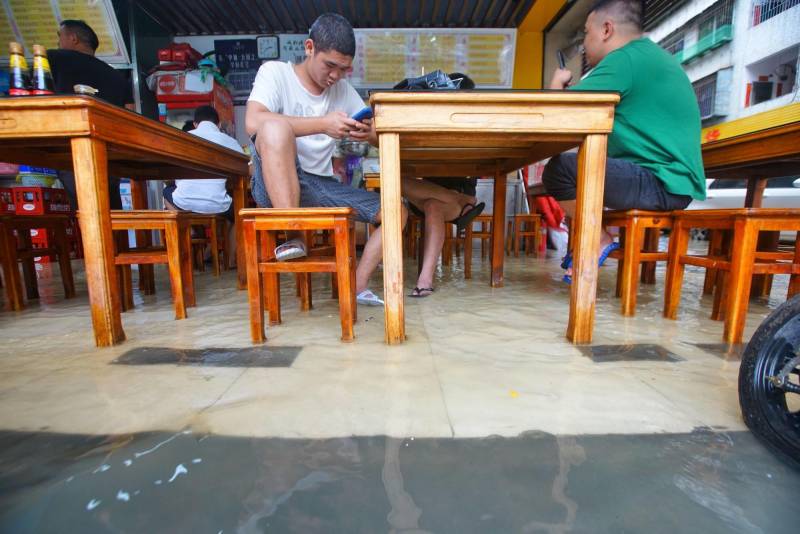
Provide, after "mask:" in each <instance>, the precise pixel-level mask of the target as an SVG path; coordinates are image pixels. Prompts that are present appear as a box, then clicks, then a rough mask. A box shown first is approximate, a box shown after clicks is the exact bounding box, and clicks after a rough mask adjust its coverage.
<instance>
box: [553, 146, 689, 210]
mask: <svg viewBox="0 0 800 534" xmlns="http://www.w3.org/2000/svg"><path fill="white" fill-rule="evenodd" d="M577 176H578V155H577V154H575V153H572V152H566V153H564V154H559V155H558V156H555V157H553V158H552V159H551V160H550V161H549V162H548V163H547V166H545V168H544V173H542V182H543V183H544V186H545V188H546V189H547V193H548V194H549V195H551V196H552V197H553V198H555V199H556V200H575V197H576V187H575V184H576V178H577ZM691 201H692V197H690V196H688V195H675V194H672V193H670V192H668V191H667V190H666V189H664V182H662V181H661V180H659V179H658V178H657V177H656V175H655V174H653V173H652V172H651V171H650V170H649V169H645V168H644V167H641V166H639V165H636V164H635V163H631V162H630V161H625V160H622V159H613V158H608V159H607V160H606V182H605V189H604V192H603V206H605V207H606V208H610V209H614V210H632V209H640V210H648V211H672V210H682V209H684V208H685V207H686V206H688V205H689V203H690V202H691Z"/></svg>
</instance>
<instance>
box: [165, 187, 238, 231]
mask: <svg viewBox="0 0 800 534" xmlns="http://www.w3.org/2000/svg"><path fill="white" fill-rule="evenodd" d="M176 187H177V186H174V185H168V186H167V187H165V188H164V191H162V194H163V195H164V198H165V199H166V200H167V202H169V203H170V204H172V205H173V206H175V207H176V208H178V210H179V211H190V210H185V209H183V208H182V207H180V206H178V205H177V204H175V201H174V200H172V193H174V192H175V189H176ZM202 215H224V216H225V218H226V219H228V222H229V223H231V224H233V223H234V220H235V217H234V214H233V200H231V205H230V206H228V210H227V211H225V212H223V213H203V214H202Z"/></svg>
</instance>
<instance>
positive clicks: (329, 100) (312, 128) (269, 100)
mask: <svg viewBox="0 0 800 534" xmlns="http://www.w3.org/2000/svg"><path fill="white" fill-rule="evenodd" d="M355 50H356V42H355V35H354V33H353V28H352V26H351V25H350V23H349V22H348V21H347V19H345V18H344V17H342V16H341V15H336V14H333V13H327V14H324V15H321V16H320V17H319V18H317V20H316V21H315V22H314V24H313V25H312V26H311V30H310V31H309V38H308V39H306V41H305V54H306V58H305V60H304V61H303V62H302V63H300V64H299V65H292V64H291V63H280V62H277V61H271V62H267V63H264V64H263V65H261V68H260V69H259V70H258V75H257V76H256V79H255V83H254V84H253V90H252V92H251V93H250V98H249V99H248V101H247V114H246V126H247V133H248V135H250V136H252V140H253V145H254V147H255V150H254V151H253V188H252V190H253V198H254V199H255V201H256V204H258V205H259V206H262V207H276V208H296V207H300V206H303V207H350V208H353V209H355V210H356V214H357V215H356V216H357V218H358V220H360V221H364V222H368V223H372V224H379V223H380V196H379V195H378V194H377V193H373V192H368V191H364V190H362V189H356V188H353V187H350V186H348V185H343V184H341V183H339V182H338V181H336V180H335V179H334V178H333V177H332V175H333V168H332V165H331V157H332V155H333V149H334V145H335V142H336V141H335V140H336V139H341V138H343V137H349V138H351V139H354V140H357V141H368V142H370V143H372V144H373V145H377V142H378V139H377V135H376V133H375V129H374V127H373V126H372V121H371V120H369V119H365V120H364V121H356V120H354V119H351V118H350V117H351V116H352V115H353V114H355V113H356V112H357V111H359V110H361V109H362V108H363V107H364V102H363V100H362V99H361V97H360V96H358V93H357V92H356V90H355V89H353V87H352V86H351V85H350V84H349V83H348V82H347V80H345V79H344V77H345V75H346V74H347V73H348V72H349V71H350V69H351V68H352V63H353V56H354V55H355ZM405 219H406V210H405V207H404V208H403V221H404V223H405ZM290 237H291V238H292V239H290V240H289V241H287V242H286V243H284V244H283V245H281V246H279V247H278V248H277V249H276V250H275V255H276V258H277V259H279V260H286V259H291V258H298V257H302V256H304V255H305V254H306V249H305V244H304V243H303V241H302V239H301V238H300V237H299V236H294V235H293V236H290ZM381 247H382V245H381V229H380V228H378V230H376V231H375V232H372V234H371V235H370V238H369V240H368V241H367V244H366V245H365V246H364V252H363V254H362V256H361V261H360V262H359V263H358V267H357V269H356V294H357V300H358V302H359V303H361V304H368V305H382V304H383V301H382V300H381V299H380V298H378V297H377V296H376V295H375V294H374V293H372V292H371V291H370V290H369V289H367V285H368V282H369V277H370V275H371V274H372V273H373V272H374V270H375V268H376V267H377V266H378V263H379V262H380V259H381V252H382V250H381Z"/></svg>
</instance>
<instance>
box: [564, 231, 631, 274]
mask: <svg viewBox="0 0 800 534" xmlns="http://www.w3.org/2000/svg"><path fill="white" fill-rule="evenodd" d="M618 248H619V243H617V242H616V241H612V242H611V243H609V244H608V245H606V248H604V249H603V251H602V252H600V258H598V260H597V266H598V267H602V266H603V264H604V263H605V262H606V260H607V259H608V256H609V254H611V253H612V252H614V251H615V250H617V249H618ZM570 267H572V252H567V255H566V256H564V259H562V260H561V268H562V269H564V270H566V269H569V268H570ZM562 280H563V281H564V282H566V283H567V284H572V275H569V274H565V275H564V277H563V278H562Z"/></svg>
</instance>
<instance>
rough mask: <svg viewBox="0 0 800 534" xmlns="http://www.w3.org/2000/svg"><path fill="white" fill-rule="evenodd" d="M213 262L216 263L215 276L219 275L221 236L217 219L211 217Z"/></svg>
mask: <svg viewBox="0 0 800 534" xmlns="http://www.w3.org/2000/svg"><path fill="white" fill-rule="evenodd" d="M210 243H211V262H212V263H213V264H214V276H219V236H218V235H217V219H216V217H215V218H212V219H211V238H210Z"/></svg>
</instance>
